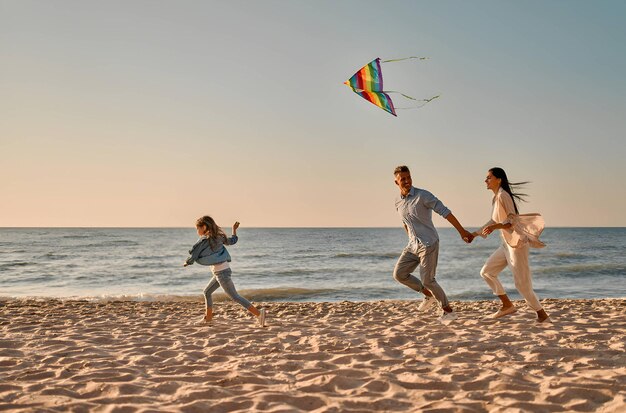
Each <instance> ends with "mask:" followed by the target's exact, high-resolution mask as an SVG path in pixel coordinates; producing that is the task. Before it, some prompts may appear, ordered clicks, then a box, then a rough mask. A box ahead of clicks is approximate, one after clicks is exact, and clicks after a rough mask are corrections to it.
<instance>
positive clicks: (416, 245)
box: [393, 165, 474, 324]
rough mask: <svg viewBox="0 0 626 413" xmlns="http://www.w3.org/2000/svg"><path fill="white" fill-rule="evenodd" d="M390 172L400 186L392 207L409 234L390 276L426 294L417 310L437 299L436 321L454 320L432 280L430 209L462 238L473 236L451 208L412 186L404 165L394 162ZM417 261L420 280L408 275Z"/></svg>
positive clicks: (435, 238) (434, 254)
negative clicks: (394, 165)
mask: <svg viewBox="0 0 626 413" xmlns="http://www.w3.org/2000/svg"><path fill="white" fill-rule="evenodd" d="M393 174H394V176H395V183H396V185H398V188H399V189H400V196H399V197H398V198H397V199H396V210H397V211H398V213H399V214H400V217H401V218H402V223H403V224H404V229H405V230H406V233H407V235H408V236H409V244H408V245H407V246H406V248H405V249H404V251H402V255H400V258H399V259H398V262H397V263H396V266H395V268H394V270H393V278H395V279H396V280H397V281H399V282H401V283H402V284H404V285H406V286H407V287H409V288H411V289H413V290H415V291H417V292H421V293H423V294H424V295H425V296H426V297H425V298H424V301H423V302H422V304H421V305H420V306H419V308H418V311H427V310H429V309H430V308H431V307H434V306H435V305H436V304H437V301H439V303H440V305H441V308H442V309H443V314H442V315H441V317H439V321H441V322H442V323H444V324H448V323H450V322H451V321H452V320H455V319H456V318H457V315H456V313H455V312H454V311H453V310H452V307H450V303H449V302H448V297H447V296H446V293H445V292H444V291H443V289H442V288H441V286H439V284H438V283H437V281H436V280H435V271H436V269H437V258H438V256H439V235H438V234H437V230H436V229H435V226H434V225H433V219H432V211H435V212H436V213H438V214H439V215H441V216H442V217H444V218H445V219H447V220H448V222H450V223H451V224H452V225H453V226H454V228H456V230H457V231H459V235H460V236H461V238H462V239H463V240H464V241H465V242H467V243H470V242H472V239H473V238H474V236H473V235H472V234H471V233H470V232H469V231H467V230H466V229H465V228H463V226H462V225H461V224H460V223H459V221H458V220H457V219H456V218H455V216H454V215H453V214H452V212H450V210H449V209H448V208H446V206H445V205H444V204H443V203H442V202H441V201H440V200H438V199H437V197H435V196H434V195H433V194H431V193H430V192H428V191H426V190H424V189H418V188H415V187H414V186H413V180H412V179H411V172H410V171H409V168H408V167H407V166H404V165H402V166H398V167H397V168H396V169H395V170H394V172H393ZM418 265H419V267H420V278H421V281H420V280H418V279H417V278H416V277H415V276H413V275H411V272H412V271H414V270H415V269H416V268H417V266H418Z"/></svg>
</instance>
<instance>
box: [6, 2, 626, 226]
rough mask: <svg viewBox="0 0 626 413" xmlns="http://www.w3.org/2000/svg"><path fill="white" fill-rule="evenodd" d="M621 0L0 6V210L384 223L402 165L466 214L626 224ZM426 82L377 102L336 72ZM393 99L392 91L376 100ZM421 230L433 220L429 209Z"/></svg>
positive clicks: (116, 217) (42, 216) (51, 220)
mask: <svg viewBox="0 0 626 413" xmlns="http://www.w3.org/2000/svg"><path fill="white" fill-rule="evenodd" d="M624 16H626V3H624V2H621V1H598V2H583V1H550V2H545V1H525V2H505V1H475V2H465V1H438V2H420V1H392V2H385V3H383V2H373V1H341V2H337V1H316V2H305V1H229V2H212V1H193V2H192V1H179V2H173V1H171V2H165V1H128V2H127V1H124V2H121V1H118V2H115V1H112V2H96V1H6V0H0V54H1V55H2V59H1V61H0V90H2V96H3V98H2V99H0V173H2V176H3V179H2V180H0V191H1V193H2V194H4V196H3V198H4V199H3V202H2V203H1V204H0V226H189V225H192V224H193V221H194V219H195V218H196V217H197V216H198V215H202V214H211V215H213V216H214V217H215V218H216V219H217V220H218V222H221V223H223V225H225V226H227V225H229V223H230V221H233V220H235V219H238V220H239V221H241V222H242V224H243V225H247V226H396V225H399V220H398V218H397V216H396V214H395V211H394V208H393V198H394V197H395V195H396V192H397V189H396V187H395V185H394V184H393V176H392V173H391V171H392V170H393V168H394V167H395V166H396V165H398V164H407V165H409V166H410V167H411V169H412V171H413V178H414V184H415V185H416V186H419V187H422V188H426V189H429V190H430V191H431V192H433V193H435V194H436V195H437V196H438V197H439V198H440V199H441V200H442V201H443V202H444V203H445V204H446V205H447V206H448V207H450V208H451V209H452V210H453V212H454V213H455V215H456V216H457V217H458V218H459V219H460V220H461V222H462V223H463V224H465V225H467V226H476V225H479V224H482V223H483V222H485V221H486V220H487V219H488V218H489V214H490V200H491V194H490V192H488V191H486V190H485V188H484V184H483V179H484V176H485V173H486V171H487V169H488V168H490V167H492V166H501V167H503V168H504V169H505V170H507V172H508V173H509V177H510V178H511V180H513V181H516V180H517V181H520V180H529V181H532V183H531V184H530V185H529V187H528V188H527V191H526V192H528V193H529V195H530V198H529V199H530V202H529V203H528V204H524V205H523V207H522V211H523V212H541V213H542V214H543V215H544V216H545V217H546V221H547V224H548V225H553V226H624V225H626V218H624V216H623V211H624V210H625V209H626V191H625V190H624V183H623V182H624V178H626V166H624V165H625V163H624V161H623V158H624V155H626V143H625V142H626V140H625V139H624V135H625V132H626V118H625V116H624V115H625V114H626V81H624V78H623V77H624V73H626V53H625V52H626V50H625V49H626V46H625V45H626V25H624V24H623V22H624ZM414 55H417V56H428V57H429V58H430V60H427V61H423V62H421V61H407V62H398V63H388V64H384V65H383V73H384V77H385V83H386V88H388V89H390V90H397V91H401V92H404V93H406V94H408V95H411V96H415V97H418V98H421V97H430V96H433V95H435V94H441V98H440V99H438V100H436V101H433V102H432V103H430V104H428V105H426V106H424V107H423V108H421V109H416V110H404V111H399V112H398V117H397V118H394V117H393V116H390V115H389V114H387V113H385V112H383V111H382V110H380V109H378V108H376V107H374V106H373V105H371V104H369V103H367V102H365V101H364V100H362V99H361V98H359V97H358V96H357V95H355V94H354V93H352V92H351V91H350V90H349V89H348V88H347V87H346V86H345V85H343V81H344V80H346V79H347V78H349V77H350V76H351V75H352V74H353V73H354V72H355V71H356V70H358V69H359V68H360V67H361V66H363V65H364V64H366V63H368V62H369V61H370V60H372V59H374V58H376V57H380V58H382V59H383V60H384V59H393V58H400V57H405V56H414ZM394 100H395V102H396V105H397V106H403V105H404V104H405V103H406V102H407V101H403V99H402V98H401V97H395V96H394ZM436 223H437V225H442V226H444V225H446V224H447V223H446V222H445V221H444V220H442V219H439V218H437V220H436Z"/></svg>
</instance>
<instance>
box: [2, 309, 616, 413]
mask: <svg viewBox="0 0 626 413" xmlns="http://www.w3.org/2000/svg"><path fill="white" fill-rule="evenodd" d="M543 303H544V306H545V308H546V310H547V311H548V313H550V315H551V316H552V319H553V323H551V324H545V325H544V324H540V325H538V324H536V323H535V320H534V319H535V314H534V313H533V312H532V311H531V310H529V309H528V308H527V307H525V306H524V304H523V303H522V302H516V305H518V306H519V307H520V311H518V312H517V313H516V314H513V315H512V316H509V317H507V318H504V319H501V320H495V321H494V320H483V319H481V317H482V316H484V315H485V314H487V313H489V312H491V311H493V310H495V308H496V303H495V302H493V301H475V302H453V303H452V304H453V305H454V306H455V307H456V309H457V310H458V312H459V320H458V321H457V322H455V323H453V324H451V325H449V326H444V325H442V324H440V323H438V322H437V321H436V314H435V313H430V314H426V315H419V314H417V313H416V308H417V304H418V303H417V302H415V301H376V302H360V303H353V302H341V303H262V305H263V306H265V307H266V308H267V309H268V311H269V316H268V327H266V328H260V327H259V326H258V325H257V324H255V321H254V320H253V319H252V318H251V317H250V316H248V315H246V314H245V312H244V311H243V310H241V308H240V307H238V306H237V305H236V304H234V303H231V302H227V303H226V302H224V303H217V304H216V307H215V312H216V320H215V321H214V322H212V323H211V324H209V325H203V324H200V323H198V320H199V319H200V316H201V314H202V311H203V303H202V302H201V301H195V302H132V301H116V302H108V303H95V302H87V301H59V300H42V301H36V300H9V301H3V302H0V410H3V411H7V410H10V411H77V412H80V411H84V412H87V411H90V412H91V411H94V412H98V411H104V412H156V411H183V412H254V411H267V412H298V411H314V412H374V411H375V412H383V411H389V412H398V411H422V412H447V411H450V412H515V411H523V412H531V411H532V412H542V411H545V412H558V411H580V412H592V411H600V412H620V411H621V412H624V411H626V400H625V397H626V356H625V353H624V342H625V336H626V300H624V299H606V300H551V299H549V300H544V301H543Z"/></svg>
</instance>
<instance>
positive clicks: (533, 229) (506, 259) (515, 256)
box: [472, 168, 548, 323]
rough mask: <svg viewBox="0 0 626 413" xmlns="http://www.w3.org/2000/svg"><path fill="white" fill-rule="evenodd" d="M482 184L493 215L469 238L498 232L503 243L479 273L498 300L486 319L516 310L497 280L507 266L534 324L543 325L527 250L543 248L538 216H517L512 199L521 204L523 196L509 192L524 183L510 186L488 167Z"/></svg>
mask: <svg viewBox="0 0 626 413" xmlns="http://www.w3.org/2000/svg"><path fill="white" fill-rule="evenodd" d="M485 183H486V184H487V189H490V190H492V191H493V193H494V197H493V201H492V204H493V212H492V214H491V220H490V221H489V222H487V223H486V224H485V225H484V226H483V227H482V228H481V229H480V230H478V231H476V232H474V233H472V235H474V236H478V235H480V236H482V237H483V238H486V237H487V235H489V234H491V233H492V232H493V231H495V230H497V229H499V230H500V235H501V236H502V240H503V242H502V245H500V247H499V248H498V249H497V250H496V251H495V252H494V253H493V254H492V255H491V256H490V257H489V258H488V259H487V262H486V263H485V265H484V266H483V268H482V269H481V270H480V275H481V276H482V277H483V278H484V279H485V281H486V282H487V284H488V285H489V287H491V289H492V290H493V293H494V294H496V295H497V296H498V297H499V298H500V301H502V307H501V308H500V309H499V310H498V311H497V312H495V313H494V314H492V315H491V316H490V318H500V317H504V316H505V315H508V314H513V313H514V312H516V311H517V310H516V309H515V306H513V303H512V302H511V300H509V297H508V296H507V295H506V292H505V291H504V287H503V286H502V284H501V283H500V281H499V280H498V274H500V272H501V271H502V270H503V269H504V268H505V267H506V266H507V264H508V265H509V267H511V272H512V273H513V280H514V281H515V288H517V291H519V292H520V294H521V295H522V297H524V299H525V300H526V303H527V304H528V305H529V306H530V307H531V308H532V309H533V310H535V311H536V312H537V321H538V322H540V323H541V322H544V321H546V320H548V314H546V312H545V311H544V309H543V308H542V307H541V304H540V303H539V299H538V298H537V296H536V295H535V292H534V291H533V285H532V277H531V274H530V267H529V265H528V248H529V247H534V248H543V247H545V244H544V243H543V242H541V241H539V235H540V234H541V232H542V231H543V225H544V223H543V218H542V217H541V215H539V214H526V215H519V212H518V209H517V204H516V203H515V200H516V199H517V200H518V201H524V198H523V197H524V196H525V194H517V193H514V192H513V191H512V190H511V187H516V186H519V185H524V184H526V183H528V182H518V183H511V182H509V180H508V178H507V176H506V173H505V172H504V170H503V169H502V168H491V169H490V170H489V171H488V172H487V178H486V179H485Z"/></svg>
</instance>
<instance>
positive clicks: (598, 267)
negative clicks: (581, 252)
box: [534, 263, 626, 276]
mask: <svg viewBox="0 0 626 413" xmlns="http://www.w3.org/2000/svg"><path fill="white" fill-rule="evenodd" d="M534 272H536V273H537V274H558V275H564V276H576V275H581V274H582V275H585V276H589V275H598V274H600V275H626V264H622V263H601V264H574V265H555V266H553V267H539V268H536V269H534Z"/></svg>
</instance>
